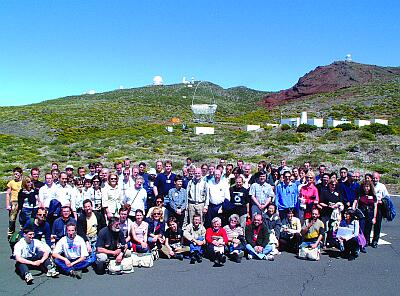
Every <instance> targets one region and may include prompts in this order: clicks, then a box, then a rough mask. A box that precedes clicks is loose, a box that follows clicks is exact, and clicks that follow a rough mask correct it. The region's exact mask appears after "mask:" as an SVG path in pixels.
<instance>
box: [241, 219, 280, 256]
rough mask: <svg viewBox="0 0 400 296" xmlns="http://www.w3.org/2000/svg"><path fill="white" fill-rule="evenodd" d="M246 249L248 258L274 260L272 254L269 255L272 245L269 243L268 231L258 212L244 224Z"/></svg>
mask: <svg viewBox="0 0 400 296" xmlns="http://www.w3.org/2000/svg"><path fill="white" fill-rule="evenodd" d="M245 234H246V242H247V245H246V249H247V252H248V257H247V258H248V259H252V258H253V257H254V258H258V259H268V260H270V261H273V260H274V256H273V255H271V254H270V253H271V251H272V249H273V247H272V246H271V245H269V244H268V243H269V232H268V229H267V227H266V226H265V224H264V223H263V218H262V216H261V215H260V214H256V215H254V217H253V222H252V223H251V224H249V225H247V226H246V230H245Z"/></svg>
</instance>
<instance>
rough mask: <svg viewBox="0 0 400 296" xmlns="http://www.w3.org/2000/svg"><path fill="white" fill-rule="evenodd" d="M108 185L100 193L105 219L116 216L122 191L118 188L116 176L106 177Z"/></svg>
mask: <svg viewBox="0 0 400 296" xmlns="http://www.w3.org/2000/svg"><path fill="white" fill-rule="evenodd" d="M107 181H108V185H109V186H105V187H104V188H103V191H102V206H103V208H104V211H105V214H106V216H107V219H110V218H111V217H112V216H115V215H117V214H118V211H119V208H120V207H121V201H122V191H121V190H120V189H119V188H118V176H117V174H114V173H111V174H110V175H109V176H108V179H107Z"/></svg>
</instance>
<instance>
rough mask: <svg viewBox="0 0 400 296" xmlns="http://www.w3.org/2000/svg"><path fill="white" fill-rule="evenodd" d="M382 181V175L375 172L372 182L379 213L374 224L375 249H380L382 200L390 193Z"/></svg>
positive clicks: (372, 243)
mask: <svg viewBox="0 0 400 296" xmlns="http://www.w3.org/2000/svg"><path fill="white" fill-rule="evenodd" d="M380 180H381V175H380V174H379V173H378V172H374V173H373V174H372V182H373V183H374V188H375V195H376V199H377V200H378V212H377V214H376V222H375V224H374V237H373V238H372V242H371V246H372V247H373V248H377V247H378V241H379V236H380V234H381V227H382V213H383V208H382V198H383V197H385V196H389V192H388V190H387V189H386V186H385V185H384V184H383V183H381V182H379V181H380Z"/></svg>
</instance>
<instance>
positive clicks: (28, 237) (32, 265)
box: [14, 228, 59, 285]
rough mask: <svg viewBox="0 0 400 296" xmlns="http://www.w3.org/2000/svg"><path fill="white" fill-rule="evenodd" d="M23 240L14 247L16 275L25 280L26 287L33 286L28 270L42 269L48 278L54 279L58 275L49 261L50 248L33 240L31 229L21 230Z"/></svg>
mask: <svg viewBox="0 0 400 296" xmlns="http://www.w3.org/2000/svg"><path fill="white" fill-rule="evenodd" d="M23 233H24V238H23V239H21V240H19V242H17V243H16V244H15V247H14V257H15V260H16V263H15V267H16V269H17V271H18V274H19V275H20V276H21V277H22V278H23V279H25V281H26V283H27V284H28V285H30V284H33V276H32V273H31V272H30V271H29V270H30V269H42V270H44V271H46V272H47V276H48V277H56V276H57V275H58V274H59V273H58V272H57V271H56V269H55V268H54V266H53V264H52V263H51V261H50V259H49V254H50V248H49V246H47V245H46V244H44V243H42V242H41V241H40V240H37V239H34V238H33V237H34V235H35V233H34V231H33V229H32V228H24V229H23Z"/></svg>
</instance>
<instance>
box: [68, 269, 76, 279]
mask: <svg viewBox="0 0 400 296" xmlns="http://www.w3.org/2000/svg"><path fill="white" fill-rule="evenodd" d="M69 275H70V276H71V277H73V278H77V276H78V272H77V271H76V270H71V271H70V272H69Z"/></svg>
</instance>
